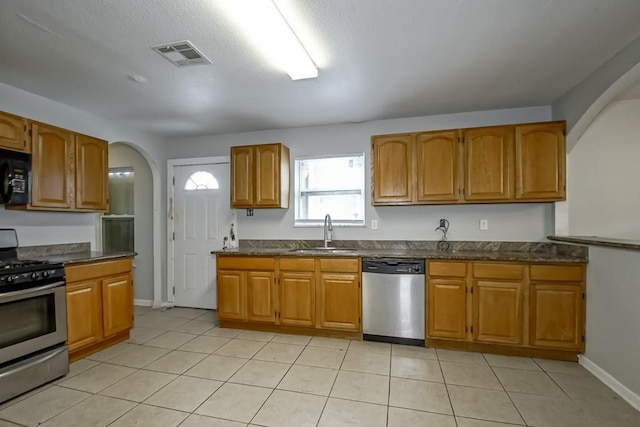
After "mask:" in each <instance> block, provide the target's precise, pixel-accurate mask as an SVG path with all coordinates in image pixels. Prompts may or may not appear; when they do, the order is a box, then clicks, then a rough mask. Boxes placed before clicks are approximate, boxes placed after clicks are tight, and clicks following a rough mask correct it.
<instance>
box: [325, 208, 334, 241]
mask: <svg viewBox="0 0 640 427" xmlns="http://www.w3.org/2000/svg"><path fill="white" fill-rule="evenodd" d="M332 238H333V224H331V215H329V214H326V215H325V216H324V247H325V248H328V247H329V242H331V241H332Z"/></svg>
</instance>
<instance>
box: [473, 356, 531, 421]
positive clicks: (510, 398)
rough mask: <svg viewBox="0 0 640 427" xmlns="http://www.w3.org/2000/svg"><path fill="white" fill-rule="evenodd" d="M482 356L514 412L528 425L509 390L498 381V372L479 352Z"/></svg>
mask: <svg viewBox="0 0 640 427" xmlns="http://www.w3.org/2000/svg"><path fill="white" fill-rule="evenodd" d="M481 354H482V357H484V359H485V361H486V362H487V364H488V365H489V369H491V372H492V373H493V375H494V376H495V377H496V379H497V380H498V382H499V383H500V386H501V387H502V391H504V394H506V395H507V397H508V398H509V402H511V404H512V405H513V407H514V408H515V409H516V412H518V416H519V417H520V419H521V420H522V422H523V423H524V425H525V426H526V425H528V424H527V421H526V420H525V419H524V415H522V412H520V409H519V408H518V406H517V405H516V402H514V401H513V398H512V397H511V395H510V394H509V392H508V391H507V389H506V388H505V386H504V384H503V383H502V381H500V377H499V376H498V374H496V371H495V370H494V367H493V366H491V364H490V363H489V361H488V360H487V358H486V356H485V355H484V353H481Z"/></svg>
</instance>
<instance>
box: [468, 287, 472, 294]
mask: <svg viewBox="0 0 640 427" xmlns="http://www.w3.org/2000/svg"><path fill="white" fill-rule="evenodd" d="M469 289H470V290H471V293H472V294H473V286H471V287H469Z"/></svg>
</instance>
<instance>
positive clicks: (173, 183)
mask: <svg viewBox="0 0 640 427" xmlns="http://www.w3.org/2000/svg"><path fill="white" fill-rule="evenodd" d="M171 184H172V185H173V186H174V187H175V186H176V177H175V176H174V177H173V179H172V180H171Z"/></svg>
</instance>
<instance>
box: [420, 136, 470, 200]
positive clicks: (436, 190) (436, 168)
mask: <svg viewBox="0 0 640 427" xmlns="http://www.w3.org/2000/svg"><path fill="white" fill-rule="evenodd" d="M458 139H459V134H458V131H456V130H451V131H443V132H425V133H420V134H418V135H416V140H415V145H416V177H417V187H416V191H417V194H416V197H415V200H416V201H417V202H457V201H458V200H459V199H460V191H459V188H460V184H459V183H458V180H459V178H458V174H459V170H458V169H459V167H458V164H459V150H458V145H459V144H458Z"/></svg>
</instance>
